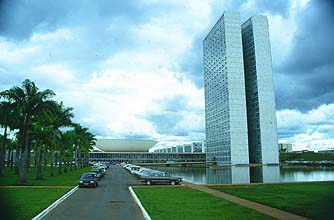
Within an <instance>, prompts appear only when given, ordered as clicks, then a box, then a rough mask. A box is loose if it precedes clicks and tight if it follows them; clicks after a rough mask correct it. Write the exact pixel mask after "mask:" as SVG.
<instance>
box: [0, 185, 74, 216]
mask: <svg viewBox="0 0 334 220" xmlns="http://www.w3.org/2000/svg"><path fill="white" fill-rule="evenodd" d="M68 191H69V189H29V188H19V189H8V188H6V189H5V188H1V189H0V195H1V198H0V204H1V203H3V204H1V214H0V216H1V218H2V219H6V220H12V219H13V220H14V219H15V220H27V219H31V218H33V217H34V216H36V215H37V214H38V213H40V212H41V211H43V210H44V209H45V208H47V207H48V206H49V205H50V204H52V203H53V202H54V201H56V200H57V199H58V198H59V197H61V196H62V195H63V194H65V193H66V192H68Z"/></svg>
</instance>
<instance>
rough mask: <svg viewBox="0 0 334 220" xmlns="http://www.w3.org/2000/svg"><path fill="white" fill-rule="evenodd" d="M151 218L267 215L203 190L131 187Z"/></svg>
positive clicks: (209, 219) (216, 218) (215, 219)
mask: <svg viewBox="0 0 334 220" xmlns="http://www.w3.org/2000/svg"><path fill="white" fill-rule="evenodd" d="M134 191H135V192H136V194H137V196H138V198H139V199H140V201H141V203H142V204H143V206H144V207H145V209H146V211H147V212H148V213H149V215H150V216H151V218H152V220H170V219H173V220H203V219H206V220H219V219H229V220H232V219H233V220H239V219H240V220H244V219H248V220H252V219H256V220H261V219H265V220H270V219H274V218H272V217H270V216H267V215H264V214H262V213H259V212H257V211H255V210H252V209H249V208H246V207H243V206H240V205H237V204H234V203H232V202H229V201H227V200H224V199H221V198H218V197H215V196H212V195H209V194H207V193H204V192H200V191H197V190H193V189H189V188H183V187H182V188H181V187H150V188H148V187H147V188H146V187H138V188H134Z"/></svg>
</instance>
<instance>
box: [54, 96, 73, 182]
mask: <svg viewBox="0 0 334 220" xmlns="http://www.w3.org/2000/svg"><path fill="white" fill-rule="evenodd" d="M72 111H73V108H70V107H65V106H64V105H63V102H60V103H56V104H55V105H54V106H53V108H52V111H51V112H50V114H48V121H49V124H50V125H51V126H52V128H53V132H54V136H53V138H54V143H55V144H53V145H51V176H53V175H54V164H55V160H54V159H55V158H54V154H55V150H56V148H57V147H58V149H59V150H60V155H59V157H60V158H59V167H60V168H59V170H60V171H59V172H60V173H61V169H62V162H63V161H62V160H63V154H64V150H63V148H64V146H63V145H64V144H63V140H62V135H63V133H62V131H61V129H62V128H64V127H71V126H73V125H74V124H73V122H72V120H71V119H72V118H73V113H72Z"/></svg>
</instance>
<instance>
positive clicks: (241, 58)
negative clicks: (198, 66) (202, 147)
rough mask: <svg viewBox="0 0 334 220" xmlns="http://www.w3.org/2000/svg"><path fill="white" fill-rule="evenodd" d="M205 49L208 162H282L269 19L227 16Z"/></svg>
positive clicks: (214, 28)
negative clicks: (278, 139) (279, 148)
mask: <svg viewBox="0 0 334 220" xmlns="http://www.w3.org/2000/svg"><path fill="white" fill-rule="evenodd" d="M203 50H204V90H205V126H206V141H207V162H215V163H217V164H232V165H235V164H248V163H249V162H250V163H263V164H269V163H278V162H279V159H278V145H277V123H276V114H275V110H276V107H275V100H274V88H273V78H272V62H271V51H270V41H269V30H268V21H267V18H266V17H265V16H261V15H255V16H252V17H251V18H250V19H248V20H247V21H246V22H245V23H244V24H243V25H242V26H241V25H240V15H239V13H238V12H225V13H224V14H223V15H222V17H221V18H220V19H219V20H218V21H217V23H216V24H215V25H214V27H213V28H212V29H211V31H210V32H209V34H208V35H207V36H206V37H205V39H204V41H203Z"/></svg>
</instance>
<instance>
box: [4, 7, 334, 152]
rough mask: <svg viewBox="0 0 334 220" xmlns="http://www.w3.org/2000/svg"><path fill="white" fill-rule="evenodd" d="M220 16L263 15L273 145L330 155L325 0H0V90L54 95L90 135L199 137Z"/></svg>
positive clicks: (333, 118) (330, 39)
mask: <svg viewBox="0 0 334 220" xmlns="http://www.w3.org/2000/svg"><path fill="white" fill-rule="evenodd" d="M224 11H238V12H240V15H241V22H244V21H245V20H247V19H248V18H249V17H250V16H251V15H253V14H263V15H266V16H267V17H268V21H269V29H270V31H269V32H270V33H269V34H270V41H271V50H272V60H273V78H274V86H275V100H276V109H277V111H276V115H277V126H278V138H279V142H280V143H292V144H293V149H294V150H301V149H309V150H321V149H327V148H329V147H334V15H333V13H334V6H333V1H330V0H328V1H326V0H290V1H288V0H275V1H269V0H244V1H242V0H237V1H235V0H187V1H186V0H184V1H182V0H169V1H162V0H141V1H132V0H122V1H108V0H97V1H89V0H82V1H79V0H78V1H68V0H58V1H52V0H16V1H15V0H0V91H2V90H5V89H9V88H11V87H12V86H16V85H20V84H21V83H22V82H23V81H24V79H26V78H28V79H31V80H33V81H34V82H36V84H37V86H38V87H39V88H40V89H47V88H49V89H52V90H53V91H54V92H55V93H56V94H57V96H56V99H57V100H59V101H63V102H64V104H65V105H66V106H68V107H73V108H74V114H75V118H74V120H75V121H76V122H79V123H81V124H82V125H83V126H85V127H88V128H89V129H90V131H91V132H93V133H94V134H95V135H96V136H97V137H98V138H140V139H146V138H149V139H156V140H159V141H160V143H159V145H170V144H173V143H184V142H190V141H203V140H205V111H204V89H203V78H204V77H203V47H202V41H203V39H204V37H205V36H206V34H207V33H208V32H209V31H210V29H211V27H212V26H213V25H214V24H215V22H216V21H217V20H218V19H219V18H220V16H221V15H222V13H223V12H224Z"/></svg>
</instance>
